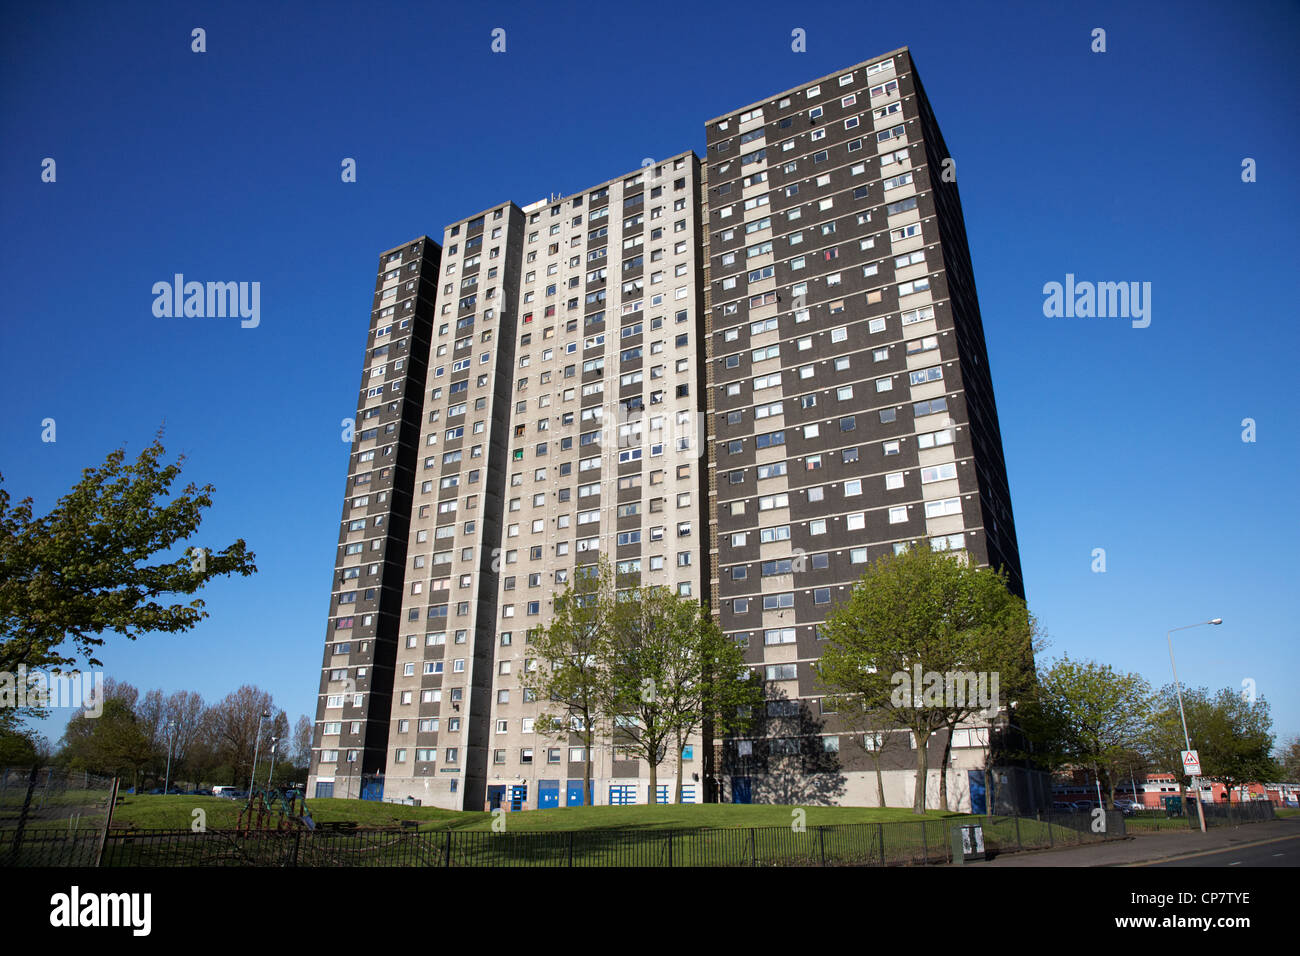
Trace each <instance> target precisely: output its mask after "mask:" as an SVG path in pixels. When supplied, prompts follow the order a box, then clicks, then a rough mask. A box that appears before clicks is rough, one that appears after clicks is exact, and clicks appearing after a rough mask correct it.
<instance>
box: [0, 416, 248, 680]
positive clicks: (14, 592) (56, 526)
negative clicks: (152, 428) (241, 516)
mask: <svg viewBox="0 0 1300 956" xmlns="http://www.w3.org/2000/svg"><path fill="white" fill-rule="evenodd" d="M163 455H164V449H163V446H162V433H161V432H159V434H158V436H157V437H156V438H155V439H154V442H153V443H152V444H151V445H149V446H148V447H147V448H145V449H144V450H143V451H142V452H141V453H140V456H139V457H138V458H137V459H136V460H135V462H134V463H131V464H126V463H125V457H126V452H125V449H124V448H119V449H117V450H116V451H113V452H111V453H110V454H109V455H108V457H107V458H106V459H105V461H104V464H103V465H101V466H99V467H98V468H88V469H86V470H85V471H84V472H83V473H82V478H81V480H80V481H79V482H78V483H77V484H76V485H74V486H73V488H72V490H71V491H70V492H69V493H68V494H66V495H64V496H63V497H62V498H60V499H59V501H58V503H57V504H56V505H55V507H54V509H53V510H52V511H51V512H50V513H49V514H47V515H45V516H44V517H35V516H34V515H33V511H32V503H33V502H32V499H31V498H24V499H23V500H22V501H21V502H19V503H18V504H17V505H16V506H11V505H10V499H9V494H8V492H6V491H5V490H4V489H3V488H2V487H0V671H8V672H15V671H17V669H18V666H19V665H20V664H21V665H26V666H27V667H28V668H45V669H50V670H58V669H61V668H70V667H73V666H75V665H76V664H77V658H78V656H80V655H84V656H85V657H86V659H87V662H88V663H89V664H90V665H91V666H102V665H101V662H100V661H99V660H98V659H97V658H96V656H95V655H96V653H97V652H98V648H99V647H100V646H102V645H103V643H104V638H103V637H101V636H99V635H101V634H102V633H103V632H105V631H114V632H116V633H118V634H121V635H122V636H123V637H125V638H126V639H127V640H135V639H136V638H137V637H139V636H140V635H141V634H143V633H148V632H151V631H165V632H178V631H186V630H189V629H190V628H192V627H193V626H194V625H195V624H197V623H198V622H199V621H200V620H201V619H202V618H204V617H206V616H207V612H206V611H204V610H203V607H204V604H203V601H202V600H201V599H198V598H196V599H194V600H193V601H190V602H189V603H188V604H171V605H167V604H165V603H162V602H160V601H159V600H158V599H159V598H163V597H165V596H169V595H192V594H195V593H196V592H197V591H198V590H199V589H201V588H202V587H203V586H204V585H206V584H207V583H208V582H209V581H211V580H212V579H213V578H215V577H219V576H224V575H229V574H240V575H244V576H248V575H250V574H253V573H254V572H255V571H256V570H257V568H256V567H255V565H254V564H253V558H254V555H253V554H252V552H250V551H248V549H247V547H246V545H245V543H244V541H243V539H242V538H241V539H239V540H237V541H235V542H234V543H233V544H231V545H229V546H228V547H226V548H225V549H223V550H222V551H220V552H215V553H213V552H210V551H208V550H207V549H203V550H201V551H198V552H193V551H187V552H186V553H183V554H181V555H180V556H178V557H174V558H169V559H163V558H160V559H159V560H158V561H157V562H156V563H154V564H147V563H145V562H146V561H147V560H148V559H150V558H151V557H153V556H154V555H157V554H159V553H160V552H165V551H167V550H169V549H171V548H172V547H173V546H174V545H176V544H178V543H180V542H187V541H188V540H189V539H190V538H191V537H192V536H193V535H194V534H195V533H196V532H197V531H198V528H199V524H200V521H201V519H202V513H203V511H204V510H205V509H206V508H208V507H210V506H211V504H212V492H213V490H214V489H213V487H212V485H204V486H203V487H202V488H200V487H197V486H196V485H194V484H190V485H187V486H186V487H185V489H184V490H183V491H182V492H181V493H180V494H179V495H176V496H174V497H172V498H171V500H169V501H166V502H165V503H160V502H159V498H160V497H166V496H167V495H168V494H169V492H170V489H171V486H172V484H173V482H174V481H175V480H176V478H177V477H178V476H179V475H180V471H181V462H183V461H184V457H183V456H182V457H180V458H178V459H177V460H176V462H175V463H174V464H170V465H164V464H163V463H162V458H163ZM68 642H71V646H68Z"/></svg>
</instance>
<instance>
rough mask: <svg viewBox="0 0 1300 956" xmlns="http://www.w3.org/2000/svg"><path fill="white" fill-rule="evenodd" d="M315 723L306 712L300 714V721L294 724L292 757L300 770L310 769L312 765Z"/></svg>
mask: <svg viewBox="0 0 1300 956" xmlns="http://www.w3.org/2000/svg"><path fill="white" fill-rule="evenodd" d="M312 729H313V725H312V722H311V718H310V717H308V716H307V715H306V714H300V715H299V716H298V722H297V723H296V724H294V725H293V746H292V749H291V751H290V754H291V757H290V759H291V760H292V761H293V765H294V767H296V768H297V769H299V770H308V769H310V767H311V737H312Z"/></svg>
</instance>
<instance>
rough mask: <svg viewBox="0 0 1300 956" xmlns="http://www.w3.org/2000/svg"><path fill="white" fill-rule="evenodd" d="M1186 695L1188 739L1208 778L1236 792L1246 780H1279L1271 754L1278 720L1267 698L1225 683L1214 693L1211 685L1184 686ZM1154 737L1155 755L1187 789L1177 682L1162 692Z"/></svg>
mask: <svg viewBox="0 0 1300 956" xmlns="http://www.w3.org/2000/svg"><path fill="white" fill-rule="evenodd" d="M1182 698H1183V712H1184V713H1185V714H1186V717H1187V737H1188V738H1190V740H1191V744H1192V749H1193V750H1195V751H1197V753H1198V755H1199V756H1200V758H1201V777H1202V779H1209V780H1217V781H1219V782H1220V783H1222V784H1223V785H1224V786H1225V787H1226V788H1227V791H1228V794H1229V795H1231V793H1232V790H1233V788H1234V787H1237V786H1240V785H1241V784H1244V783H1251V782H1263V781H1266V780H1273V779H1276V778H1277V776H1278V775H1279V773H1280V770H1279V767H1278V765H1277V762H1276V761H1275V760H1274V759H1273V757H1272V754H1271V752H1272V750H1273V733H1272V727H1273V719H1272V717H1271V716H1270V714H1269V708H1268V702H1267V701H1266V700H1265V699H1264V697H1263V696H1260V697H1257V698H1256V699H1255V700H1254V702H1250V701H1247V700H1245V699H1244V698H1243V697H1242V695H1241V692H1240V691H1239V690H1236V689H1234V688H1230V687H1225V688H1223V689H1222V690H1220V691H1219V692H1218V693H1217V694H1215V695H1214V696H1211V695H1210V693H1209V691H1208V690H1207V689H1206V688H1204V687H1197V688H1183V693H1182ZM1149 736H1150V743H1149V751H1150V753H1151V755H1152V757H1153V759H1154V760H1155V761H1156V762H1158V763H1160V764H1161V765H1163V766H1165V767H1169V768H1171V769H1172V770H1173V772H1174V773H1176V774H1178V776H1179V781H1180V785H1179V790H1180V792H1181V790H1182V786H1181V780H1182V770H1183V768H1182V759H1181V751H1182V750H1184V749H1185V738H1184V737H1183V724H1182V720H1181V718H1180V714H1179V710H1178V695H1177V690H1176V688H1175V686H1174V685H1172V684H1169V685H1166V686H1165V687H1163V688H1161V690H1160V694H1159V697H1158V701H1157V704H1156V707H1155V711H1154V713H1153V715H1152V719H1151V728H1150V731H1149ZM1199 796H1200V795H1199V794H1198V795H1197V798H1198V799H1199Z"/></svg>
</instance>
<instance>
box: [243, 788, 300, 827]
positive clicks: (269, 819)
mask: <svg viewBox="0 0 1300 956" xmlns="http://www.w3.org/2000/svg"><path fill="white" fill-rule="evenodd" d="M315 829H316V821H315V820H313V819H312V818H311V813H310V812H309V811H308V809H307V797H306V795H305V794H304V793H303V792H302V791H301V790H295V789H288V790H281V789H279V788H277V787H271V788H269V789H263V788H262V787H257V786H254V787H253V789H252V790H251V791H249V794H248V802H247V803H246V804H244V806H243V808H242V809H241V810H240V811H239V820H238V822H237V823H236V824H235V832H237V833H265V832H268V831H291V830H315Z"/></svg>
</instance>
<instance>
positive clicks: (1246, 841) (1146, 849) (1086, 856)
mask: <svg viewBox="0 0 1300 956" xmlns="http://www.w3.org/2000/svg"><path fill="white" fill-rule="evenodd" d="M1275 854H1281V855H1280V856H1279V855H1275ZM948 865H949V866H960V865H962V864H948ZM964 865H965V866H968V867H985V866H998V867H1001V866H1031V867H1032V866H1051V867H1062V866H1152V865H1161V866H1223V867H1227V866H1300V818H1296V817H1291V818H1288V819H1285V820H1273V821H1269V822H1266V823H1243V824H1240V825H1238V826H1224V827H1211V828H1210V829H1209V831H1208V832H1206V833H1201V832H1200V831H1199V830H1173V831H1163V832H1159V833H1143V834H1139V835H1137V836H1129V837H1126V838H1125V839H1122V840H1112V841H1110V842H1107V843H1093V844H1086V845H1084V846H1075V847H1062V848H1059V849H1052V850H1026V851H1024V852H1022V853H1001V854H999V855H998V856H996V857H994V858H993V859H991V860H985V861H982V862H976V863H966V864H964Z"/></svg>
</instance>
